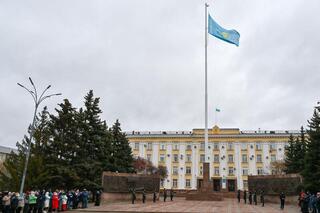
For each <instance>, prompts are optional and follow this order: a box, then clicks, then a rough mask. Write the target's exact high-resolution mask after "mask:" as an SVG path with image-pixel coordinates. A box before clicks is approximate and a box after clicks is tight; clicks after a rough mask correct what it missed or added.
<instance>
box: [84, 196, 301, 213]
mask: <svg viewBox="0 0 320 213" xmlns="http://www.w3.org/2000/svg"><path fill="white" fill-rule="evenodd" d="M79 212H197V213H198V212H217V213H245V212H250V213H277V212H283V213H298V212H300V211H299V208H298V206H293V205H287V206H285V209H284V210H283V211H281V210H280V209H279V205H278V204H270V203H267V204H265V207H261V205H257V206H255V205H248V204H243V203H240V204H238V202H237V200H236V199H224V201H186V200H185V199H184V198H176V199H175V200H174V201H172V202H171V201H168V202H163V201H159V202H157V203H152V202H150V201H148V202H147V203H145V204H142V203H141V201H140V202H138V203H136V204H134V205H132V204H130V203H129V202H118V203H106V204H103V205H102V206H99V207H91V208H88V209H83V210H80V211H79Z"/></svg>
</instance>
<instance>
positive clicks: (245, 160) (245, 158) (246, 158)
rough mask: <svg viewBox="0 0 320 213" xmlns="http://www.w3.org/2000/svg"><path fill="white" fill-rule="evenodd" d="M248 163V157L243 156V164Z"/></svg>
mask: <svg viewBox="0 0 320 213" xmlns="http://www.w3.org/2000/svg"><path fill="white" fill-rule="evenodd" d="M247 162H248V156H247V155H242V163H247Z"/></svg>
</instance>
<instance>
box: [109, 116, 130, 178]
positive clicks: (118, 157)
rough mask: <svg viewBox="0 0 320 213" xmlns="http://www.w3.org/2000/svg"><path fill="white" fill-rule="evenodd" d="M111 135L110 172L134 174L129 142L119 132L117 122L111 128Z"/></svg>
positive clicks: (123, 134)
mask: <svg viewBox="0 0 320 213" xmlns="http://www.w3.org/2000/svg"><path fill="white" fill-rule="evenodd" d="M111 133H112V151H113V152H112V153H111V157H112V163H113V168H112V171H118V172H134V168H133V165H132V164H133V157H132V151H131V147H130V146H129V141H128V139H127V138H126V135H125V133H123V132H121V128H120V123H119V121H118V120H116V122H115V123H114V125H113V126H112V128H111Z"/></svg>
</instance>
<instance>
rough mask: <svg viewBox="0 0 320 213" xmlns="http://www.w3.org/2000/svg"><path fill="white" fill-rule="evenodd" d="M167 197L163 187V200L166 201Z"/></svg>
mask: <svg viewBox="0 0 320 213" xmlns="http://www.w3.org/2000/svg"><path fill="white" fill-rule="evenodd" d="M166 199H167V190H166V188H164V189H163V202H166Z"/></svg>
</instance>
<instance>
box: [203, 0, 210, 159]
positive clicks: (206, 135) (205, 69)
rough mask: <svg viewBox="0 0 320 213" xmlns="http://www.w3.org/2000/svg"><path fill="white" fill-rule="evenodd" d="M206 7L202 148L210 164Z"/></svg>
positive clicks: (206, 8)
mask: <svg viewBox="0 0 320 213" xmlns="http://www.w3.org/2000/svg"><path fill="white" fill-rule="evenodd" d="M208 7H209V5H208V4H207V3H205V17H204V18H205V62H204V63H205V65H204V67H205V68H204V72H205V74H204V75H205V92H204V96H205V101H204V102H205V103H204V104H205V107H204V111H205V125H204V126H205V129H204V146H205V162H206V163H208V162H210V161H209V160H210V159H209V155H208V83H207V69H208V65H207V46H208V23H207V22H208Z"/></svg>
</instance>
